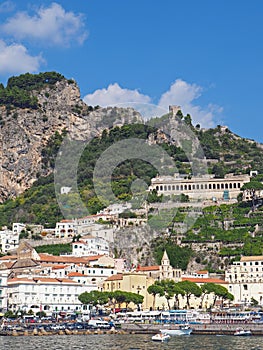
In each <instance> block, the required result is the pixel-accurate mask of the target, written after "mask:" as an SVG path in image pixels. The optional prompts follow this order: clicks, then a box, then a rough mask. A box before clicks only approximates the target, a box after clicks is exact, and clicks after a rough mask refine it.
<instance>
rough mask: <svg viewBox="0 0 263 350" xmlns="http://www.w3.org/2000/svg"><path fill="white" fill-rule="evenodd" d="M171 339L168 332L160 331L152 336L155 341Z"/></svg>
mask: <svg viewBox="0 0 263 350" xmlns="http://www.w3.org/2000/svg"><path fill="white" fill-rule="evenodd" d="M169 339H170V335H169V334H166V333H158V334H155V335H154V336H152V340H153V341H160V342H163V341H167V340H169Z"/></svg>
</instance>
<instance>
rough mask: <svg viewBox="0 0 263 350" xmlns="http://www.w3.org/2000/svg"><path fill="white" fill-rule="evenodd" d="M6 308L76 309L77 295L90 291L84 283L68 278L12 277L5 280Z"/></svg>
mask: <svg viewBox="0 0 263 350" xmlns="http://www.w3.org/2000/svg"><path fill="white" fill-rule="evenodd" d="M7 286H8V288H7V294H8V295H7V298H8V308H9V309H11V310H13V311H15V310H19V309H20V310H25V311H29V310H30V309H32V310H33V311H34V312H38V311H45V312H47V313H48V312H54V311H78V310H80V309H81V303H80V301H79V300H78V296H79V295H80V294H81V293H83V292H85V291H90V290H89V289H88V288H86V287H85V285H83V284H81V283H77V282H75V281H73V280H70V279H56V278H47V277H39V278H37V277H36V278H28V277H27V278H23V277H19V278H13V279H9V280H8V281H7Z"/></svg>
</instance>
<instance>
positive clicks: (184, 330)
mask: <svg viewBox="0 0 263 350" xmlns="http://www.w3.org/2000/svg"><path fill="white" fill-rule="evenodd" d="M192 331H193V330H192V328H190V327H189V326H180V327H179V328H176V329H160V332H161V333H162V334H168V335H190V334H191V333H192Z"/></svg>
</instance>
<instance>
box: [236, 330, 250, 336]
mask: <svg viewBox="0 0 263 350" xmlns="http://www.w3.org/2000/svg"><path fill="white" fill-rule="evenodd" d="M234 335H236V336H243V337H246V336H249V335H252V332H251V331H250V330H247V331H246V330H244V329H243V328H237V329H236V331H235V333H234Z"/></svg>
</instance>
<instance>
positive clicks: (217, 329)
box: [121, 323, 263, 336]
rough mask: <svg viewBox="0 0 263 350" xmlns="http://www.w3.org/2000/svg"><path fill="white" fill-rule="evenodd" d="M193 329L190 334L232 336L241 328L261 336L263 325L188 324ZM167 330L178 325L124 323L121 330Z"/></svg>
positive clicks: (140, 332)
mask: <svg viewBox="0 0 263 350" xmlns="http://www.w3.org/2000/svg"><path fill="white" fill-rule="evenodd" d="M190 327H191V328H192V329H193V332H192V334H199V335H233V334H234V333H235V331H236V330H237V328H242V329H244V330H250V331H251V332H252V335H258V336H263V324H262V323H261V324H257V323H244V324H243V323H242V324H240V323H236V324H217V323H211V324H190ZM160 328H161V329H165V328H167V329H168V328H169V329H177V328H178V325H161V324H141V323H124V324H122V327H121V329H122V330H124V331H125V332H127V333H136V334H143V333H149V334H155V333H158V332H159V330H160Z"/></svg>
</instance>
